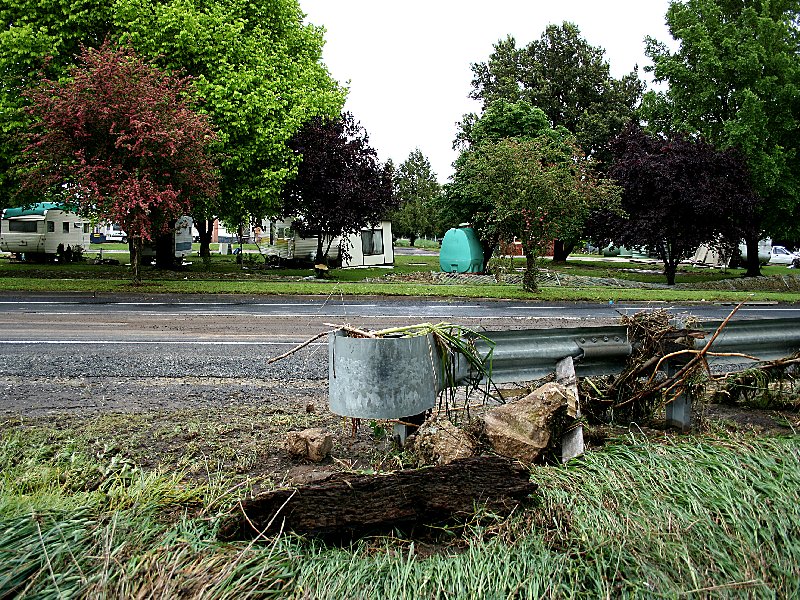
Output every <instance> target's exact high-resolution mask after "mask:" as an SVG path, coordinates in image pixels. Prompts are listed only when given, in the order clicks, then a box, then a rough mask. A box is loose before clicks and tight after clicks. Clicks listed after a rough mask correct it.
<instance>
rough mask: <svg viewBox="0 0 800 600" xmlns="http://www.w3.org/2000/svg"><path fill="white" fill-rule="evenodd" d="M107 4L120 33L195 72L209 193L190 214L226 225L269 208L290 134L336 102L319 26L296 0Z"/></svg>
mask: <svg viewBox="0 0 800 600" xmlns="http://www.w3.org/2000/svg"><path fill="white" fill-rule="evenodd" d="M115 7H116V11H115V15H114V19H115V21H114V23H115V28H116V30H117V31H118V32H119V35H120V37H121V38H122V39H124V40H130V42H131V43H132V44H133V46H134V47H135V48H136V49H137V50H139V51H141V52H142V53H144V54H146V55H148V56H152V57H157V60H158V64H160V65H162V66H163V67H165V68H167V69H168V70H170V71H174V70H177V69H184V70H185V71H186V72H187V73H188V74H189V75H192V76H193V77H195V86H196V88H197V90H198V93H199V95H200V97H202V98H203V100H204V105H203V108H204V110H206V111H207V112H208V114H209V116H210V118H211V122H212V123H213V124H214V126H215V127H216V129H217V130H218V131H219V142H220V143H219V148H218V157H219V162H220V171H221V177H222V182H221V194H220V197H219V202H218V203H216V204H212V205H210V206H198V207H197V208H196V209H195V216H196V217H197V218H196V219H195V220H200V218H202V217H208V218H212V217H213V216H221V217H222V218H223V220H225V221H226V222H228V223H230V224H231V225H233V226H236V225H240V224H244V223H246V222H247V219H248V217H249V216H252V217H255V218H257V219H260V218H261V217H264V216H266V215H270V214H275V213H276V212H277V211H278V210H279V209H280V194H281V190H282V188H283V186H284V184H285V183H286V182H287V181H288V180H289V179H291V178H292V177H293V175H294V174H295V173H296V170H297V164H298V161H297V159H296V157H295V156H294V154H293V153H292V151H291V150H290V149H289V147H288V142H289V140H290V139H291V137H292V135H293V134H294V133H295V132H297V131H298V130H299V129H300V127H301V125H302V124H303V123H305V122H306V121H308V120H310V119H311V118H312V117H314V116H330V117H334V116H336V115H338V114H339V111H340V110H341V107H342V105H343V104H344V91H343V90H342V89H341V88H340V87H339V86H338V85H337V84H336V83H335V82H334V81H333V80H332V79H331V77H330V75H329V74H328V72H327V70H326V69H325V67H324V65H323V64H322V63H321V55H322V46H323V44H324V41H323V38H322V33H323V32H322V29H321V28H318V27H314V26H311V25H304V24H303V14H302V12H301V10H300V6H299V3H298V1H297V0H269V1H268V2H252V1H251V0H167V1H161V2H157V3H153V2H152V1H151V0H117V1H116V3H115Z"/></svg>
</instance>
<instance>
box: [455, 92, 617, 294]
mask: <svg viewBox="0 0 800 600" xmlns="http://www.w3.org/2000/svg"><path fill="white" fill-rule="evenodd" d="M504 140H506V141H508V143H504ZM509 140H516V142H518V143H514V142H511V141H509ZM458 143H459V144H461V145H462V147H463V148H464V149H463V151H462V153H461V155H460V156H459V157H458V159H456V162H455V173H454V175H453V181H452V183H451V184H450V185H449V186H447V188H446V193H445V198H444V200H443V202H442V215H443V217H444V218H445V220H446V222H448V223H449V224H451V225H456V224H457V223H459V222H470V223H473V224H475V226H476V231H477V232H478V234H479V238H480V242H481V246H482V247H483V253H484V260H485V261H487V262H488V261H489V259H490V258H491V256H492V253H493V251H494V248H495V247H496V246H497V243H498V241H499V240H500V239H503V238H508V239H513V237H515V236H517V237H520V238H521V239H522V237H528V236H530V235H534V236H536V238H537V239H536V240H534V239H533V238H530V240H529V246H530V251H531V253H532V254H531V257H532V260H533V264H532V265H530V268H531V269H534V268H535V260H536V258H535V257H536V256H539V255H541V252H542V248H541V244H540V242H542V240H540V239H538V236H540V235H555V236H556V237H558V236H560V235H564V236H566V235H569V236H577V235H578V234H579V232H580V231H581V228H582V226H583V222H584V220H585V219H586V217H587V216H588V214H589V212H588V210H589V207H590V206H595V203H596V202H597V201H600V198H606V199H608V200H609V201H610V202H611V203H612V204H613V203H614V201H613V197H614V194H613V193H607V192H610V188H608V187H607V186H606V185H605V184H602V183H601V181H600V180H599V179H598V178H597V177H596V175H594V174H593V171H594V169H593V167H594V161H593V160H591V159H588V158H586V157H585V156H584V155H583V153H582V152H581V150H580V149H579V148H577V147H576V145H575V142H574V138H573V136H572V135H571V134H570V133H569V131H567V129H565V128H564V127H555V128H554V127H551V125H550V122H549V119H548V118H547V115H546V114H545V113H544V112H543V111H542V110H541V109H539V108H536V107H533V106H531V105H530V104H529V103H528V102H526V101H524V100H523V101H519V102H514V103H511V102H507V101H505V100H502V99H499V100H495V101H494V102H492V103H491V104H490V105H489V106H488V107H487V108H486V110H485V111H484V113H483V115H482V116H481V117H480V118H473V119H466V120H465V121H464V123H462V129H461V134H460V138H459V140H458ZM503 160H508V161H510V162H509V163H508V164H507V165H503V164H502V161H503ZM576 177H577V178H578V179H576ZM551 178H552V179H551ZM580 178H583V182H581V179H580ZM584 183H585V185H584ZM548 186H554V187H552V188H549V187H548ZM549 189H550V191H555V190H558V192H559V193H562V195H561V196H560V197H559V196H558V195H553V194H551V193H550V191H548V190H549ZM601 192H602V193H601ZM576 194H577V195H576ZM520 203H521V204H520ZM530 203H536V206H539V205H540V204H541V203H544V204H543V205H542V206H547V207H548V208H546V209H544V211H545V212H546V213H547V214H548V219H551V220H552V223H547V224H544V223H543V222H541V221H538V219H539V217H540V216H542V215H541V214H536V215H534V214H533V213H526V214H527V215H528V217H529V218H530V219H532V220H531V221H530V227H528V226H527V224H526V223H527V221H526V219H525V218H523V216H522V213H519V214H517V215H516V217H514V215H513V211H514V210H522V209H523V208H524V207H526V206H527V207H528V208H530V206H529V204H530ZM570 203H572V204H571V205H570ZM498 210H500V211H501V212H503V213H504V216H502V217H500V213H497V212H496V211H498ZM526 210H527V209H526ZM533 210H534V211H537V210H538V209H533ZM567 220H568V221H569V224H567ZM512 221H513V222H514V223H515V224H514V225H511V223H512ZM535 223H538V225H536V226H535V227H534V225H535ZM534 231H535V232H536V233H534ZM552 239H553V238H550V240H552ZM550 240H547V241H550ZM523 244H525V242H523ZM526 252H527V249H526ZM484 266H485V265H484ZM529 279H530V278H529ZM527 285H529V286H531V287H534V286H535V283H534V282H533V281H528V284H527Z"/></svg>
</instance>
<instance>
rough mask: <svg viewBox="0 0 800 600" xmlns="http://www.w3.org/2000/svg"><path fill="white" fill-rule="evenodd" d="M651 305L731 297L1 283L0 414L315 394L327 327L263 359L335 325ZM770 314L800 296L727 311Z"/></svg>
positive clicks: (519, 325) (579, 319)
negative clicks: (219, 292)
mask: <svg viewBox="0 0 800 600" xmlns="http://www.w3.org/2000/svg"><path fill="white" fill-rule="evenodd" d="M660 308H667V309H669V310H670V311H672V312H674V313H676V314H679V313H690V314H694V315H696V316H698V317H700V318H702V319H721V318H723V317H725V316H726V315H727V314H728V313H729V312H730V310H731V308H732V307H731V306H722V305H701V306H668V305H665V304H660V303H652V304H646V305H645V304H634V303H631V304H617V305H596V304H576V303H563V304H540V303H527V302H518V301H502V302H494V301H491V302H476V301H447V300H442V301H428V300H419V299H407V298H404V299H386V298H337V299H332V298H329V299H324V298H319V297H307V298H285V297H240V296H236V297H233V296H192V297H186V296H153V297H147V296H102V297H94V296H91V295H90V296H87V295H80V294H59V295H52V294H36V295H13V294H4V295H0V415H2V414H14V415H26V414H27V415H35V414H50V413H60V412H64V411H69V412H72V411H93V410H122V411H132V410H152V409H153V408H159V407H161V408H164V407H167V406H170V407H175V406H188V407H195V406H198V405H200V404H203V405H205V404H208V405H215V406H216V405H228V404H229V403H235V402H238V401H240V399H241V398H246V399H249V398H252V397H259V396H260V397H264V398H278V397H283V396H285V395H286V394H294V395H297V394H301V396H302V398H305V396H304V394H311V395H312V396H315V397H319V398H324V394H325V390H326V387H327V386H326V380H327V374H328V373H327V369H328V356H327V343H326V341H325V339H324V338H320V339H319V340H317V341H315V342H313V343H311V344H309V345H308V346H307V347H305V348H304V349H302V350H301V351H298V352H296V353H294V354H292V355H291V356H290V357H289V358H286V359H284V360H280V361H277V362H275V363H273V364H268V361H269V359H270V358H273V357H276V356H278V355H280V354H283V353H285V352H286V351H287V350H290V349H291V348H293V347H295V346H296V345H297V344H298V343H299V342H302V341H306V340H308V339H309V338H311V337H312V336H314V335H316V334H319V333H321V332H325V331H327V330H330V329H331V328H332V325H342V324H349V325H352V326H355V327H361V328H368V329H375V328H382V327H389V326H397V325H410V324H415V323H420V322H438V321H450V322H454V323H457V324H461V325H465V326H468V327H471V328H474V329H478V330H486V331H498V330H504V329H528V328H549V327H573V326H587V325H592V324H598V325H607V324H611V323H614V322H616V320H617V319H618V318H619V315H620V313H623V314H624V313H632V312H636V311H640V310H654V309H660ZM769 317H800V308H795V307H792V306H780V305H770V306H745V307H743V308H742V309H741V310H740V311H739V313H738V314H737V315H736V318H769ZM331 324H332V325H331ZM302 398H301V400H302ZM268 401H272V400H268Z"/></svg>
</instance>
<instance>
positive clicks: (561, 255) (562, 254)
mask: <svg viewBox="0 0 800 600" xmlns="http://www.w3.org/2000/svg"><path fill="white" fill-rule="evenodd" d="M574 249H575V241H574V240H573V241H569V240H567V241H566V242H565V241H564V240H555V241H554V242H553V262H556V263H563V262H567V257H568V256H569V255H570V254H571V253H572V251H573V250H574Z"/></svg>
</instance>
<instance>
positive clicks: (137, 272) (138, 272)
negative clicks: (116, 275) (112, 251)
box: [128, 235, 142, 285]
mask: <svg viewBox="0 0 800 600" xmlns="http://www.w3.org/2000/svg"><path fill="white" fill-rule="evenodd" d="M128 248H129V249H130V252H131V268H132V269H133V283H134V284H135V285H139V284H140V283H142V237H141V236H139V235H136V236H132V237H131V238H130V239H129V241H128Z"/></svg>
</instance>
